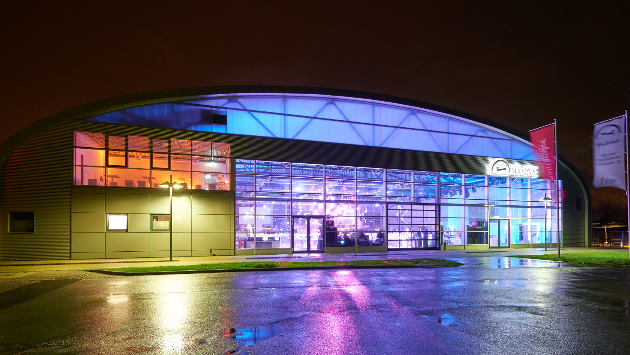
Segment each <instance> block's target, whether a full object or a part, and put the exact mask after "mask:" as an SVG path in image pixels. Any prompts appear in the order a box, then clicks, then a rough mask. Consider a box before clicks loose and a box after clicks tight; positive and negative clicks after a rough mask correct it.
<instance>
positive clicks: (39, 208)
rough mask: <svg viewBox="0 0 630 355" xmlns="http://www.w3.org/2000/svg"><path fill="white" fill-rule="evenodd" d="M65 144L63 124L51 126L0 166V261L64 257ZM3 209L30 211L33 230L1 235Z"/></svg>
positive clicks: (68, 163)
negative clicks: (1, 185)
mask: <svg viewBox="0 0 630 355" xmlns="http://www.w3.org/2000/svg"><path fill="white" fill-rule="evenodd" d="M71 145H72V135H71V134H68V128H67V127H58V128H52V129H50V130H48V131H46V132H44V133H42V134H39V135H37V136H35V137H33V138H31V139H29V140H28V141H27V142H26V143H25V144H23V145H22V146H21V147H20V148H19V149H17V150H15V151H14V152H13V154H11V157H10V158H9V159H8V161H7V162H6V163H5V164H4V166H3V167H2V171H1V172H2V182H3V183H4V186H5V188H4V189H3V194H4V196H3V197H4V198H3V199H2V200H3V201H5V204H4V205H3V206H2V212H3V215H2V218H0V221H1V222H0V223H2V224H1V225H0V228H1V230H2V233H1V234H0V259H3V260H33V259H69V258H70V187H71V184H72V152H71V149H70V146H71ZM9 212H34V216H35V230H34V232H33V233H25V234H20V233H15V234H14V233H7V231H8V226H7V224H8V218H7V215H8V213H9Z"/></svg>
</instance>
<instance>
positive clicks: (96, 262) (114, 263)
mask: <svg viewBox="0 0 630 355" xmlns="http://www.w3.org/2000/svg"><path fill="white" fill-rule="evenodd" d="M597 250H606V251H617V252H628V251H627V249H609V248H606V249H602V248H562V249H561V252H563V253H568V252H571V253H575V252H588V251H597ZM556 252H557V250H555V249H549V250H548V251H545V250H544V249H543V248H527V249H493V250H402V251H391V252H386V253H349V254H324V253H322V254H288V255H287V254H279V255H239V256H209V257H174V260H173V261H169V259H168V258H134V259H88V260H38V261H0V280H2V279H5V280H6V279H12V278H23V277H25V276H33V277H34V276H36V275H39V276H45V275H47V277H46V278H55V277H60V276H61V274H63V273H64V272H65V273H68V272H70V274H72V275H74V276H77V277H81V278H82V277H86V275H87V274H86V273H84V271H85V270H99V269H113V268H121V267H130V266H140V265H141V266H147V267H150V266H166V265H195V264H209V263H229V262H242V261H312V262H317V261H322V260H323V261H328V260H331V261H338V260H386V259H420V258H436V259H451V260H456V261H459V262H463V263H465V264H474V265H486V264H487V262H483V260H482V259H485V257H508V256H514V255H528V254H530V255H531V254H555V253H556ZM67 276H68V275H66V277H67Z"/></svg>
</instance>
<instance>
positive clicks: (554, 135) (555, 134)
mask: <svg viewBox="0 0 630 355" xmlns="http://www.w3.org/2000/svg"><path fill="white" fill-rule="evenodd" d="M553 143H554V150H555V151H554V153H555V156H556V244H558V259H560V186H559V184H558V181H559V180H558V175H560V174H559V171H558V124H557V123H556V119H555V118H554V119H553Z"/></svg>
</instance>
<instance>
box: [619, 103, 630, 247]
mask: <svg viewBox="0 0 630 355" xmlns="http://www.w3.org/2000/svg"><path fill="white" fill-rule="evenodd" d="M625 116H626V124H625V125H624V135H625V138H626V202H627V203H628V222H626V224H627V225H628V248H629V249H628V251H629V252H628V258H630V195H629V194H628V190H630V170H628V167H629V166H628V160H630V158H629V156H630V152H629V151H628V110H626V114H625ZM622 238H623V237H622ZM621 241H622V242H621V244H622V245H623V239H621Z"/></svg>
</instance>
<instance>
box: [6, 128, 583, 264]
mask: <svg viewBox="0 0 630 355" xmlns="http://www.w3.org/2000/svg"><path fill="white" fill-rule="evenodd" d="M75 130H78V131H91V132H102V133H106V134H112V135H122V136H124V135H144V136H150V137H152V138H162V139H168V138H178V139H193V140H206V141H217V142H226V143H231V151H232V156H233V157H237V158H241V159H256V160H274V161H286V162H303V163H319V164H330V165H348V166H363V167H380V168H394V169H409V170H425V171H443V172H454V173H455V172H457V173H469V174H481V175H485V174H486V173H487V171H486V169H487V167H486V162H487V158H486V157H477V156H466V155H454V154H447V153H435V152H423V151H410V150H402V149H391V148H389V149H386V148H378V147H371V146H358V145H347V144H339V143H324V142H311V141H299V140H289V139H277V138H267V137H251V136H235V135H226V134H220V133H208V132H194V131H184V130H174V129H163V128H152V127H139V126H126V125H116V124H106V123H98V122H86V121H74V122H68V123H65V124H62V125H59V126H57V127H55V128H51V129H49V130H47V131H45V132H44V133H42V134H39V135H37V136H35V137H33V138H31V139H30V140H28V141H27V142H26V143H25V144H23V145H22V146H21V147H20V148H19V149H17V150H15V151H14V152H13V154H12V155H11V157H10V158H9V160H8V161H7V162H6V163H5V164H4V165H3V166H2V168H1V169H0V183H3V184H4V186H5V187H6V188H5V189H2V192H0V193H2V194H4V196H1V197H4V198H2V201H5V204H4V205H2V206H0V208H2V212H3V217H2V218H0V259H3V260H27V259H68V258H70V256H71V252H72V251H71V240H70V238H71V237H70V236H71V194H72V193H71V188H72V149H71V147H72V132H73V131H75ZM560 177H561V178H562V179H563V180H564V182H565V186H564V188H565V190H566V191H567V192H568V194H569V197H568V199H567V200H566V201H565V203H566V204H565V206H566V207H565V208H564V231H565V236H566V239H565V245H566V246H585V245H586V244H585V243H586V242H585V241H586V240H587V239H586V238H585V235H587V234H588V232H589V228H588V218H589V217H588V206H587V201H588V196H587V195H586V194H585V192H584V191H583V190H582V187H581V186H580V182H579V181H578V180H577V178H576V177H575V176H573V175H572V174H571V173H570V172H569V171H568V170H567V169H566V168H565V167H563V166H561V167H560ZM576 198H581V199H582V201H583V203H582V205H583V206H582V210H580V211H578V210H576V209H575V206H576V203H575V199H576ZM8 212H34V213H35V231H34V233H31V234H9V233H7V228H8V226H7V214H8Z"/></svg>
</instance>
